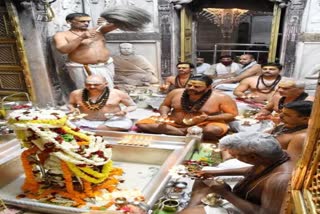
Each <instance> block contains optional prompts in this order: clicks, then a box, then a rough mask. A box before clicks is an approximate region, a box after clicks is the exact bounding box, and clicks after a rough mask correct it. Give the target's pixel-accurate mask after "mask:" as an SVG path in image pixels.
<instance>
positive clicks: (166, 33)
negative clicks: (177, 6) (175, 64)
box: [158, 0, 172, 77]
mask: <svg viewBox="0 0 320 214" xmlns="http://www.w3.org/2000/svg"><path fill="white" fill-rule="evenodd" d="M158 11H159V26H160V34H161V35H160V42H161V76H162V77H166V76H170V75H171V73H172V72H171V66H170V65H171V59H172V56H171V41H172V40H171V35H172V21H171V20H172V18H171V13H170V4H169V3H168V1H166V0H159V1H158Z"/></svg>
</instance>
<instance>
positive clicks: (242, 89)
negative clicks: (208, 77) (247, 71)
mask: <svg viewBox="0 0 320 214" xmlns="http://www.w3.org/2000/svg"><path fill="white" fill-rule="evenodd" d="M281 69H282V65H280V64H278V63H266V64H264V65H262V74H261V75H260V76H253V77H248V78H246V79H244V80H242V81H241V82H240V84H239V85H238V86H237V87H236V88H235V89H234V91H233V94H234V95H235V96H237V97H238V98H242V99H250V100H251V101H254V102H260V103H263V102H265V101H267V100H269V99H270V98H271V96H272V95H273V94H274V92H275V89H276V87H277V85H278V83H279V82H280V80H281V75H280V72H281Z"/></svg>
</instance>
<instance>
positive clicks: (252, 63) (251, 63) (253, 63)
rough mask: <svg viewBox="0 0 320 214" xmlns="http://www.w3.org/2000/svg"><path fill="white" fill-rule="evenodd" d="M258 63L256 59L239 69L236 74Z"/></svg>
mask: <svg viewBox="0 0 320 214" xmlns="http://www.w3.org/2000/svg"><path fill="white" fill-rule="evenodd" d="M256 64H257V62H256V61H253V62H250V63H249V65H247V66H245V67H243V68H241V69H240V70H238V71H237V72H236V74H237V75H239V74H241V73H243V72H244V71H246V70H248V69H249V68H251V67H252V66H254V65H256Z"/></svg>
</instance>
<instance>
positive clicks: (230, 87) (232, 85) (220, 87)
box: [215, 79, 239, 91]
mask: <svg viewBox="0 0 320 214" xmlns="http://www.w3.org/2000/svg"><path fill="white" fill-rule="evenodd" d="M220 81H221V79H219V81H218V82H220ZM238 85H239V83H222V84H219V85H217V86H216V87H215V89H218V90H222V91H234V89H235V88H236V87H237V86H238Z"/></svg>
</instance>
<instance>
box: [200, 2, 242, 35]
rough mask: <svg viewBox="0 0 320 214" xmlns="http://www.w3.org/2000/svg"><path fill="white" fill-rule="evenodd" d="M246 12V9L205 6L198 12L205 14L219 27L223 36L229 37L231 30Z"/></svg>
mask: <svg viewBox="0 0 320 214" xmlns="http://www.w3.org/2000/svg"><path fill="white" fill-rule="evenodd" d="M247 12H248V10H243V9H238V8H231V9H223V8H205V9H203V11H201V12H200V15H202V16H205V17H206V18H208V19H209V20H210V21H212V22H213V23H214V24H216V25H217V26H218V27H220V28H221V32H222V36H223V37H224V38H230V37H231V34H232V32H233V30H234V29H235V28H237V27H238V25H239V23H240V21H241V19H242V18H243V17H244V16H245V15H246V14H247Z"/></svg>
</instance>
